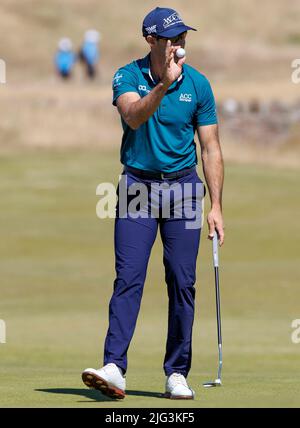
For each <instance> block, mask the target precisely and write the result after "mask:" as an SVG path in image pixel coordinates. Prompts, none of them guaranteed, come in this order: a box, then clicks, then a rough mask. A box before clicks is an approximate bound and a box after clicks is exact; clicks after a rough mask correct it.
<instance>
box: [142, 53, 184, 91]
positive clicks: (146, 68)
mask: <svg viewBox="0 0 300 428" xmlns="http://www.w3.org/2000/svg"><path fill="white" fill-rule="evenodd" d="M141 65H142V67H141V70H142V72H143V73H144V74H147V75H148V76H149V77H150V79H151V82H152V83H154V85H156V84H157V83H158V82H156V81H155V80H154V79H153V76H152V74H151V70H150V53H149V54H148V55H146V56H145V57H144V58H143V59H142V64H141ZM183 77H184V68H183V70H182V73H181V75H180V76H179V77H178V79H177V80H176V82H173V83H172V85H171V86H170V87H172V86H173V85H174V84H176V83H178V82H180V81H181V80H182V79H183Z"/></svg>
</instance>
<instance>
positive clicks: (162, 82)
mask: <svg viewBox="0 0 300 428" xmlns="http://www.w3.org/2000/svg"><path fill="white" fill-rule="evenodd" d="M158 85H159V86H160V87H161V89H163V90H164V91H165V92H167V90H168V89H169V87H170V86H171V84H170V83H167V82H165V81H163V80H161V81H160V82H159V84H158Z"/></svg>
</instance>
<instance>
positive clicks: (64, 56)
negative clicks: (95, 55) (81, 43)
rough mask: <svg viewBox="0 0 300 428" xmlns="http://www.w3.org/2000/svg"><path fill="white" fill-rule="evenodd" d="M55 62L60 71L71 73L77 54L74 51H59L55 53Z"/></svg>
mask: <svg viewBox="0 0 300 428" xmlns="http://www.w3.org/2000/svg"><path fill="white" fill-rule="evenodd" d="M54 62H55V66H56V68H57V70H58V71H59V72H60V73H63V74H69V73H70V72H71V71H72V68H73V66H74V64H75V62H76V55H75V53H74V52H72V51H68V52H64V51H58V52H57V53H56V55H55V59H54Z"/></svg>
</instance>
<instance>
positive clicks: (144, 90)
mask: <svg viewBox="0 0 300 428" xmlns="http://www.w3.org/2000/svg"><path fill="white" fill-rule="evenodd" d="M139 91H143V92H147V94H149V92H150V91H149V89H147V88H146V86H145V85H139Z"/></svg>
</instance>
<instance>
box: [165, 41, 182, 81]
mask: <svg viewBox="0 0 300 428" xmlns="http://www.w3.org/2000/svg"><path fill="white" fill-rule="evenodd" d="M178 47H179V46H177V47H175V46H171V41H170V40H168V41H167V46H166V61H165V66H164V71H163V75H162V79H161V82H162V83H163V84H164V86H166V87H169V86H171V85H172V83H173V82H175V80H177V79H178V78H179V76H180V75H181V73H182V66H183V64H184V62H185V56H184V57H183V58H180V59H178V61H177V60H175V58H174V55H175V52H176V50H177V49H178Z"/></svg>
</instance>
